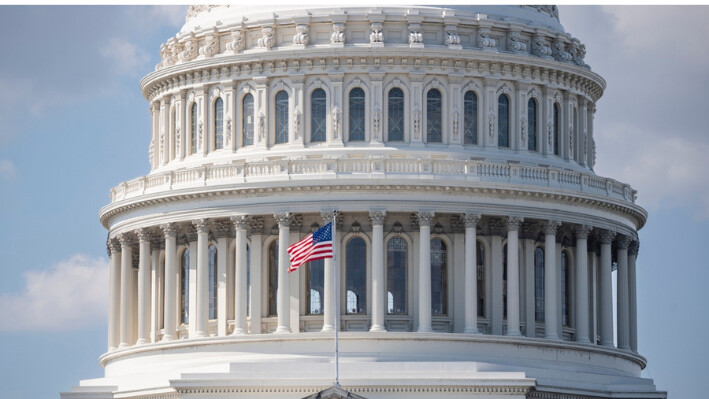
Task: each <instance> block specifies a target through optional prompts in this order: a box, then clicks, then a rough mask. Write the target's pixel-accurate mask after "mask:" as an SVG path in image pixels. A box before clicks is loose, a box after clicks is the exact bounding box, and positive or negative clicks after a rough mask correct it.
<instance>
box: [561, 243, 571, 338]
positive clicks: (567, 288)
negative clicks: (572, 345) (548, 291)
mask: <svg viewBox="0 0 709 399" xmlns="http://www.w3.org/2000/svg"><path fill="white" fill-rule="evenodd" d="M570 313H571V275H570V270H569V256H568V254H567V253H566V251H561V325H562V326H564V327H568V326H569V324H570V320H569V318H570V317H569V315H570Z"/></svg>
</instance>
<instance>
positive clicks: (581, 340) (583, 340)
mask: <svg viewBox="0 0 709 399" xmlns="http://www.w3.org/2000/svg"><path fill="white" fill-rule="evenodd" d="M576 342H577V343H579V344H590V343H591V340H590V339H588V337H584V338H580V339H577V340H576Z"/></svg>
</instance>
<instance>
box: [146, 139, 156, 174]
mask: <svg viewBox="0 0 709 399" xmlns="http://www.w3.org/2000/svg"><path fill="white" fill-rule="evenodd" d="M148 159H149V160H150V168H151V169H155V167H156V166H157V165H155V139H153V138H151V139H150V146H148Z"/></svg>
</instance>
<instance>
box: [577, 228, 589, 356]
mask: <svg viewBox="0 0 709 399" xmlns="http://www.w3.org/2000/svg"><path fill="white" fill-rule="evenodd" d="M591 229H592V227H591V226H587V225H581V226H577V227H576V230H575V231H574V234H576V342H582V343H585V344H588V343H590V341H589V340H588V320H589V319H588V308H589V302H588V285H589V281H588V241H587V240H588V233H590V232H591Z"/></svg>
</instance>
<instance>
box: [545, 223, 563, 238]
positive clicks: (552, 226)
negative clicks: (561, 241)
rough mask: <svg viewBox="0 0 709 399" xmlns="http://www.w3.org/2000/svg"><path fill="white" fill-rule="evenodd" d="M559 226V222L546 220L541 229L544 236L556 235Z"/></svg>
mask: <svg viewBox="0 0 709 399" xmlns="http://www.w3.org/2000/svg"><path fill="white" fill-rule="evenodd" d="M560 226H561V222H560V221H558V220H547V221H546V222H544V223H543V224H542V229H543V230H544V234H545V235H553V236H555V235H556V231H557V230H558V229H559V227H560Z"/></svg>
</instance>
